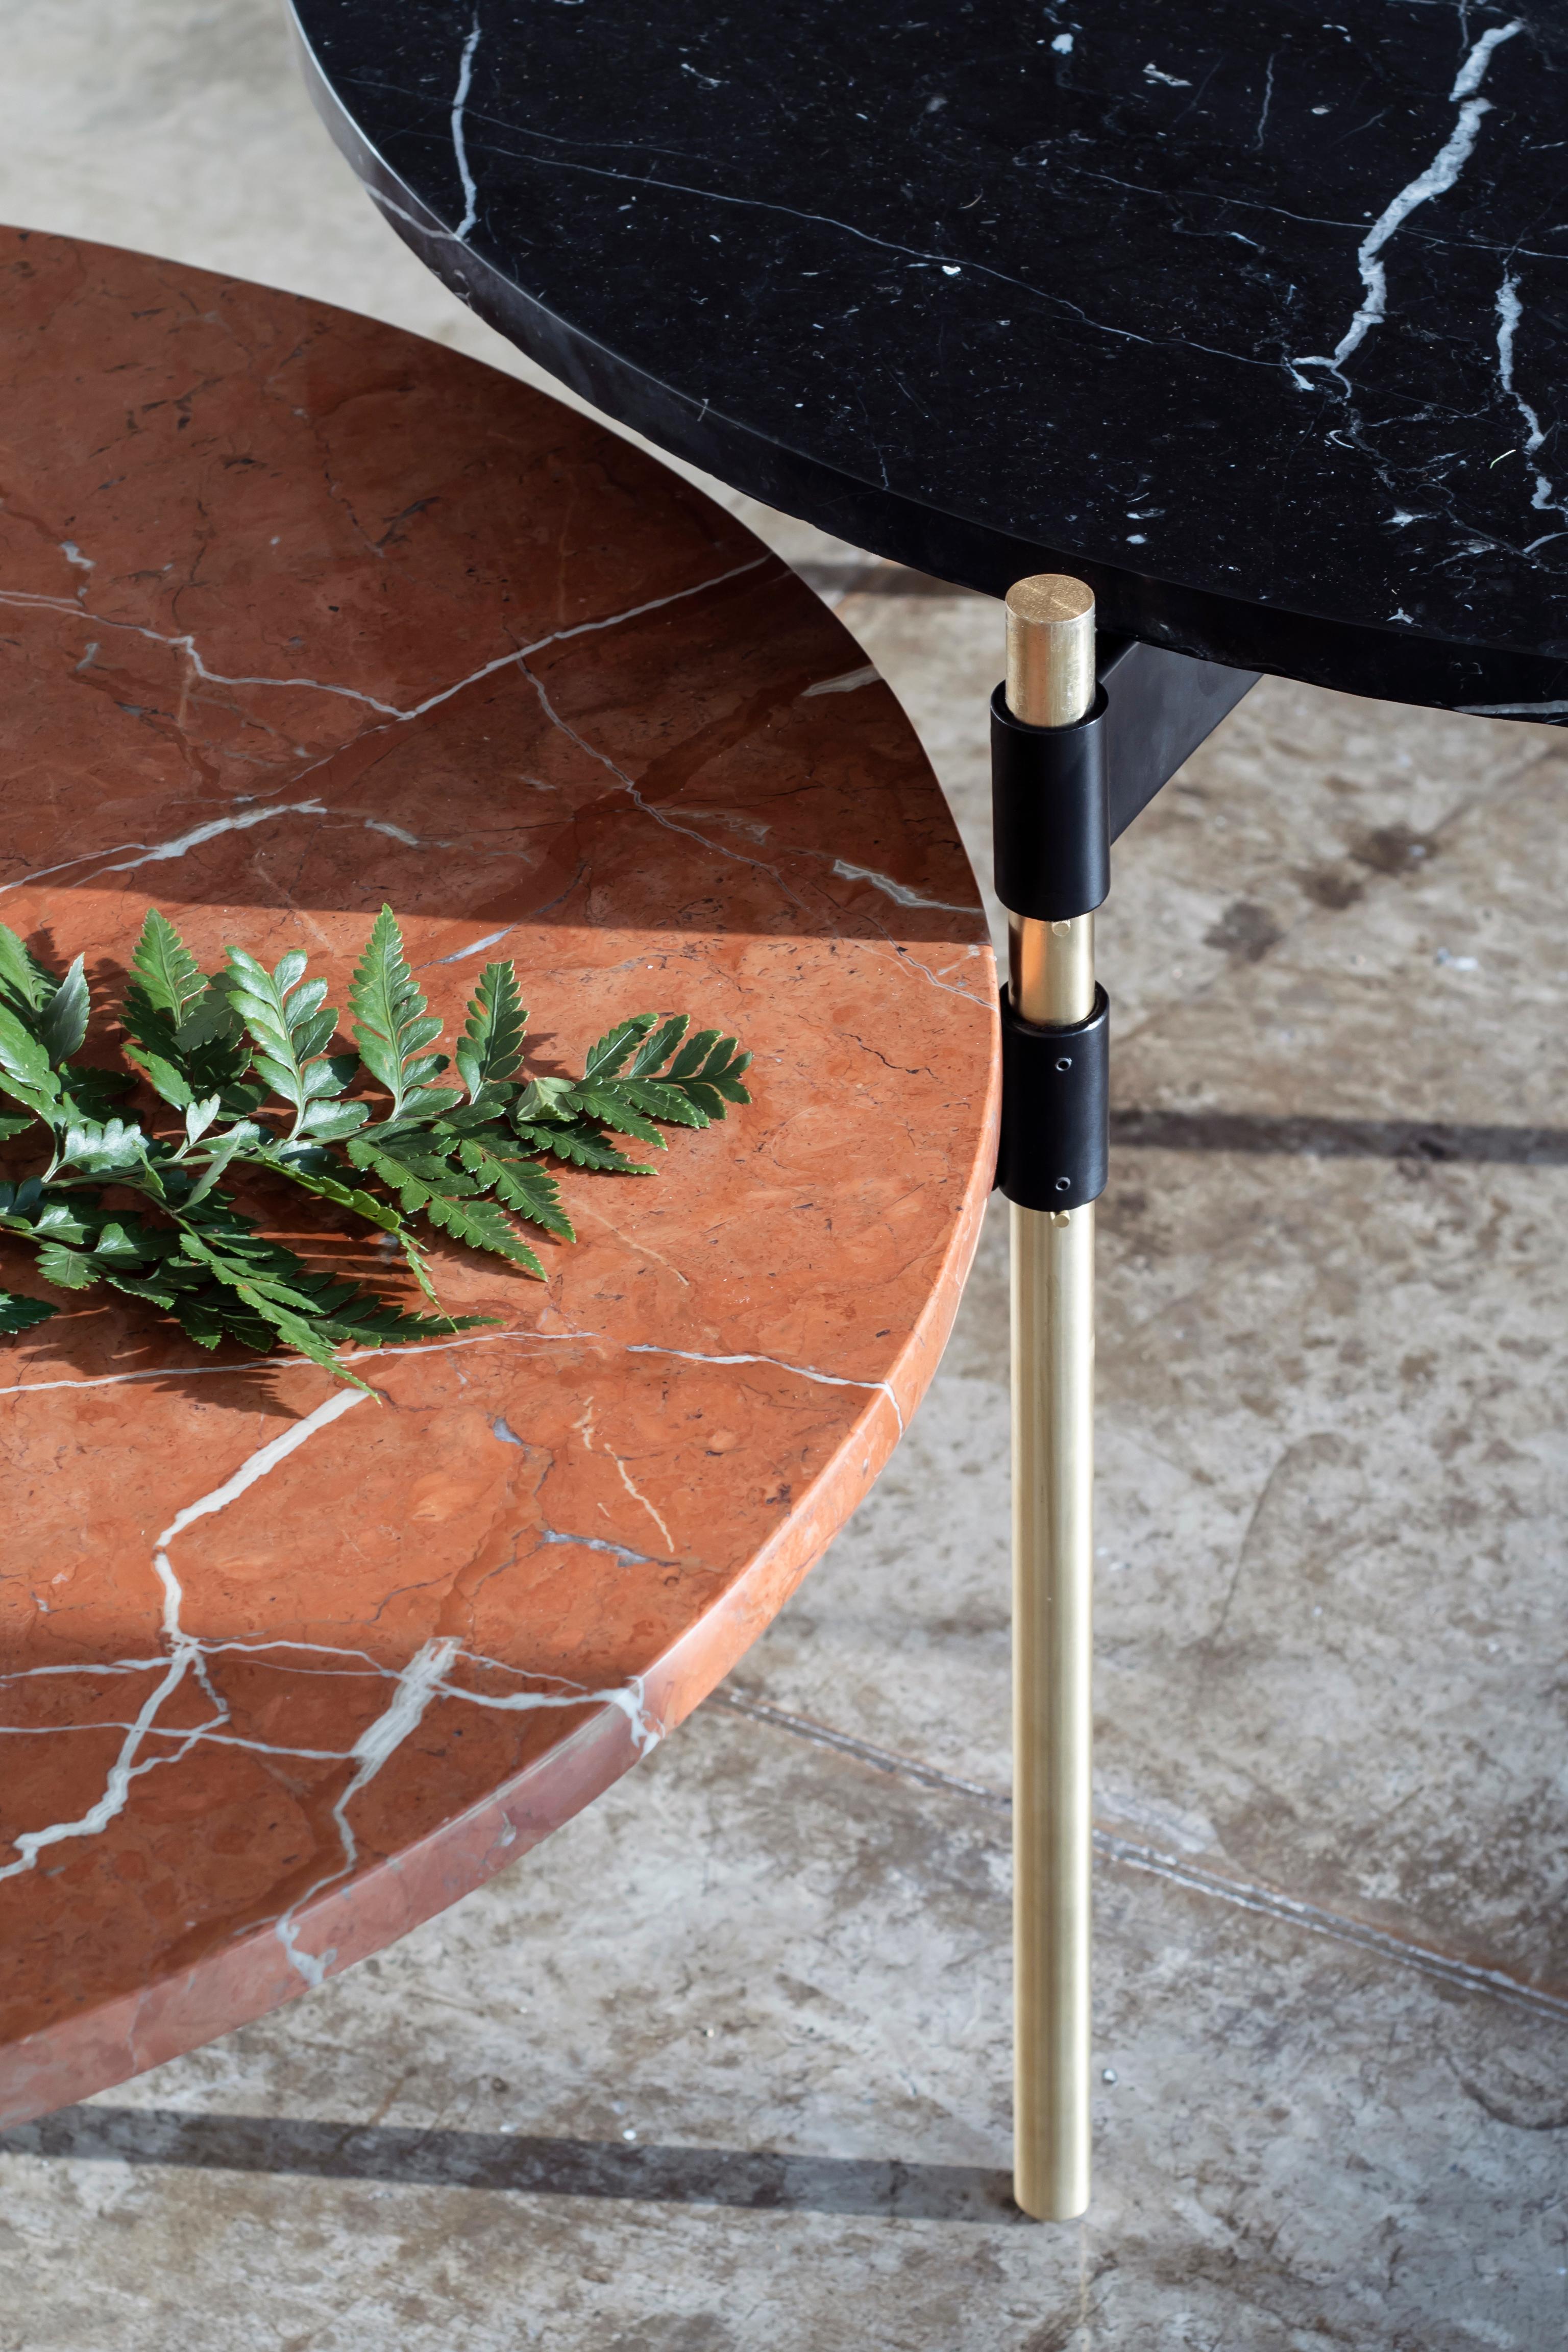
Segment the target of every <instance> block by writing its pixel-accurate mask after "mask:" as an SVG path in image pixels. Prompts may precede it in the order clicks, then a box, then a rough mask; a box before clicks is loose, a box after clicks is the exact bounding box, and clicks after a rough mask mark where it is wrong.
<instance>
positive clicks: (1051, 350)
mask: <svg viewBox="0 0 1568 2352" xmlns="http://www.w3.org/2000/svg"><path fill="white" fill-rule="evenodd" d="M1321 5H1322V0H1318V5H1311V6H1308V5H1302V4H1301V0H1098V5H1096V0H1079V5H1071V0H937V5H932V6H929V7H927V8H925V9H924V10H923V11H911V10H910V8H909V7H908V6H906V5H893V0H783V5H776V6H773V7H769V8H760V9H733V8H732V7H731V6H730V5H728V0H657V5H654V0H294V6H295V11H296V15H297V17H298V20H299V26H300V37H301V44H302V48H303V53H304V57H305V61H306V68H307V72H308V73H309V74H310V78H311V79H312V82H313V86H314V88H315V91H316V95H317V99H318V102H319V103H320V104H321V107H322V110H323V112H324V113H325V114H326V116H327V119H328V121H329V122H330V123H331V127H332V129H333V131H334V133H335V135H336V136H337V137H338V139H339V141H340V143H341V144H342V146H343V147H344V149H345V152H348V154H349V155H350V157H351V159H352V160H353V163H355V165H356V168H357V169H358V170H359V171H360V173H361V174H362V176H363V178H364V180H365V181H366V184H368V185H369V186H370V188H371V190H372V193H373V194H374V195H375V197H376V200H377V202H378V203H379V204H380V205H382V207H383V209H384V212H385V213H386V215H387V217H388V218H389V219H390V220H391V221H392V223H393V224H394V226H395V227H397V228H398V229H399V230H400V231H401V232H402V234H403V235H405V236H406V237H407V238H408V240H409V242H410V243H411V244H412V245H414V246H415V247H416V249H417V250H418V251H419V252H420V253H421V254H422V255H423V256H424V257H425V258H426V260H427V261H428V262H429V263H430V265H431V267H432V268H435V269H436V270H437V271H438V272H439V273H440V275H441V276H442V277H443V278H445V279H446V280H447V282H448V283H449V284H450V285H451V286H453V287H454V288H455V289H458V291H459V292H460V293H461V294H462V295H463V296H464V298H465V299H467V300H468V301H470V302H471V303H472V305H473V306H474V308H475V309H476V310H479V311H480V312H482V313H483V315H484V316H485V317H487V318H488V319H489V320H492V322H493V323H494V324H496V325H497V326H499V327H500V328H501V329H502V331H504V332H505V333H507V334H508V335H509V336H510V337H511V338H512V340H513V341H516V342H517V343H519V344H520V345H521V346H522V347H523V348H524V349H525V350H527V351H528V352H531V353H532V355H533V356H534V357H535V358H536V359H538V360H539V361H541V362H542V363H543V365H544V366H546V367H547V368H549V369H551V370H552V371H553V372H554V373H556V374H557V375H558V376H560V377H562V378H563V380H564V381H566V382H567V383H571V384H572V385H574V387H575V388H576V389H577V390H578V391H580V392H582V393H583V394H585V395H586V396H587V397H588V398H589V399H591V400H593V401H594V402H595V403H596V404H599V405H600V406H602V407H603V408H605V409H606V410H608V411H609V412H610V413H611V414H612V415H616V416H619V417H621V418H622V419H624V420H625V421H626V423H628V424H630V425H636V426H637V428H638V429H639V430H641V431H642V432H644V433H646V434H647V435H648V436H650V437H651V438H652V439H653V440H655V441H657V442H658V443H660V444H661V445H662V446H665V447H667V448H669V449H671V450H674V451H676V452H678V453H679V454H680V455H681V456H683V457H688V458H690V459H691V460H693V461H694V462H695V463H697V464H699V465H700V466H703V467H707V468H709V469H710V471H712V472H714V473H716V474H718V475H720V476H721V477H722V478H724V479H726V480H728V481H730V482H731V483H734V484H736V485H738V486H739V487H741V488H744V489H747V490H750V491H752V492H754V493H755V494H756V495H757V496H759V497H761V498H763V499H768V500H770V501H771V502H772V503H773V504H774V505H777V506H780V507H783V508H784V509H788V510H790V511H792V512H794V513H796V514H799V515H804V516H806V517H808V518H809V519H810V520H814V521H816V522H819V523H821V524H823V525H825V526H826V528H827V529H829V530H834V531H837V532H838V533H839V534H840V535H841V536H843V537H845V538H847V539H849V540H852V541H856V542H857V543H858V544H859V545H862V546H866V547H870V548H874V549H877V550H878V551H880V552H882V553H884V554H888V555H890V556H894V557H897V558H898V559H899V560H900V561H902V562H908V563H912V564H915V565H918V566H920V567H921V568H922V569H924V570H926V571H929V572H937V573H940V574H942V576H944V577H946V578H949V579H952V580H958V581H962V582H965V583H969V584H971V585H973V586H975V587H980V588H984V589H987V590H991V591H994V592H1000V591H1001V590H1002V589H1004V588H1005V586H1006V585H1007V583H1009V581H1011V580H1013V579H1015V578H1016V577H1017V576H1018V575H1019V574H1020V573H1021V572H1028V571H1036V570H1040V569H1045V568H1061V569H1069V570H1073V571H1076V572H1079V573H1081V574H1082V575H1083V576H1085V577H1086V578H1088V579H1089V581H1091V582H1092V583H1093V584H1094V586H1095V588H1096V590H1097V592H1098V593H1099V594H1100V600H1101V610H1102V616H1103V618H1104V620H1105V622H1106V624H1107V625H1110V626H1111V627H1117V628H1122V629H1127V630H1131V631H1132V632H1133V633H1134V634H1136V635H1141V636H1143V637H1146V638H1149V639H1152V640H1153V641H1154V642H1157V643H1161V644H1165V645H1170V646H1177V647H1179V648H1181V649H1182V650H1184V651H1186V652H1191V653H1197V654H1202V655H1205V656H1209V657H1211V658H1213V659H1215V660H1220V661H1229V662H1233V663H1236V664H1238V665H1243V666H1247V667H1262V668H1268V669H1275V670H1279V671H1282V672H1284V673H1286V674H1288V675H1291V676H1296V677H1308V678H1312V679H1317V680H1320V681H1322V682H1324V683H1327V684H1330V685H1339V686H1345V687H1349V688H1353V689H1355V690H1357V691H1360V692H1363V693H1380V694H1385V695H1390V696H1394V697H1397V698H1404V699H1406V700H1410V701H1415V702H1434V703H1440V704H1447V705H1454V706H1458V707H1460V708H1465V709H1489V710H1498V711H1501V712H1503V713H1504V714H1506V715H1519V716H1528V717H1532V718H1548V719H1568V436H1565V434H1564V432H1563V425H1562V423H1561V421H1560V418H1561V411H1562V404H1563V399H1564V397H1565V396H1568V383H1565V382H1564V378H1565V376H1568V299H1565V298H1568V0H1542V5H1537V6H1535V7H1533V8H1532V9H1531V13H1530V15H1529V16H1513V15H1510V13H1508V12H1507V10H1505V9H1504V8H1501V7H1497V6H1493V5H1486V0H1468V5H1467V0H1458V4H1457V5H1453V4H1452V0H1356V5H1355V6H1354V7H1352V8H1346V9H1345V10H1344V11H1343V21H1341V20H1339V19H1335V18H1328V17H1325V16H1323V15H1322V13H1321Z"/></svg>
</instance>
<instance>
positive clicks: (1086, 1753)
mask: <svg viewBox="0 0 1568 2352" xmlns="http://www.w3.org/2000/svg"><path fill="white" fill-rule="evenodd" d="M1094 693H1095V668H1094V599H1093V597H1092V595H1091V594H1090V593H1089V590H1088V589H1087V588H1085V587H1084V586H1083V585H1082V584H1081V583H1079V582H1078V581H1075V580H1068V579H1063V578H1059V577H1057V576H1056V575H1051V574H1047V575H1045V576H1042V577H1040V578H1037V579H1032V580H1025V581H1020V582H1019V583H1017V585H1016V587H1015V588H1014V589H1013V590H1012V591H1011V592H1010V593H1009V595H1008V598H1007V684H1006V700H1007V705H1008V708H1009V709H1010V710H1011V711H1012V712H1013V713H1014V715H1015V717H1016V718H1018V719H1024V720H1026V722H1027V723H1028V724H1030V725H1032V726H1036V727H1063V726H1069V725H1071V724H1072V723H1073V722H1074V721H1076V720H1078V719H1081V718H1082V717H1083V716H1084V714H1085V713H1086V712H1087V711H1088V710H1089V707H1090V704H1091V703H1092V701H1093V699H1094ZM1010 924H1011V954H1010V958H1009V965H1010V971H1009V991H1010V994H1011V998H1012V1003H1013V1006H1014V1009H1015V1010H1016V1013H1018V1014H1019V1015H1020V1016H1021V1017H1022V1018H1023V1019H1024V1020H1025V1021H1026V1022H1028V1023H1030V1024H1032V1025H1035V1026H1038V1027H1047V1028H1055V1027H1065V1026H1067V1025H1068V1024H1073V1023H1078V1022H1082V1021H1085V1020H1087V1019H1088V1018H1089V1014H1090V1013H1091V1012H1092V1011H1093V1009H1094V1003H1095V980H1094V917H1093V916H1092V915H1091V914H1089V915H1080V916H1077V917H1075V918H1073V919H1070V920H1068V921H1066V922H1055V923H1047V922H1041V921H1035V920H1031V919H1026V918H1023V917H1019V916H1013V917H1011V918H1010ZM1010 1213H1011V1219H1012V1226H1011V1240H1012V1261H1013V1264H1012V1276H1013V1279H1012V1322H1013V1756H1014V1768H1013V1856H1014V2008H1015V2052H1016V2058H1015V2132H1016V2147H1015V2158H1014V2176H1015V2194H1016V2198H1017V2201H1018V2203H1019V2205H1020V2206H1021V2207H1022V2208H1023V2210H1024V2211H1025V2212H1026V2213H1030V2214H1033V2215H1034V2216H1035V2217H1036V2218H1037V2220H1040V2221H1070V2220H1072V2219H1074V2218H1075V2217H1076V2216H1077V2215H1079V2214H1080V2213H1081V2212H1083V2210H1084V2209H1085V2208H1086V2206H1087V2205H1088V2203H1089V1864H1090V1844H1089V1820H1090V1811H1089V1806H1090V1739H1091V1714H1090V1689H1089V1665H1090V1606H1091V1578H1092V1566H1093V1532H1092V1527H1093V1522H1092V1491H1091V1490H1092V1481H1093V1468H1094V1203H1093V1202H1089V1203H1088V1204H1086V1205H1085V1206H1083V1207H1080V1208H1074V1209H1067V1210H1051V1209H1030V1208H1024V1207H1021V1206H1019V1205H1018V1204H1017V1203H1016V1202H1014V1203H1013V1204H1012V1205H1011V1212H1010Z"/></svg>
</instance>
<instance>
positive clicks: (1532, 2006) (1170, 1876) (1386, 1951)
mask: <svg viewBox="0 0 1568 2352" xmlns="http://www.w3.org/2000/svg"><path fill="white" fill-rule="evenodd" d="M707 1704H708V1705H709V1706H721V1707H724V1708H726V1709H728V1711H729V1712H730V1713H731V1714H732V1715H741V1716H745V1717H748V1718H749V1719H750V1720H751V1721H752V1722H754V1723H760V1724H765V1725H766V1726H768V1727H769V1728H770V1729H772V1730H774V1731H783V1732H785V1733H787V1734H789V1735H790V1736H791V1737H792V1738H796V1739H802V1740H805V1741H806V1742H808V1743H809V1744H810V1745H811V1746H813V1747H816V1748H832V1749H834V1750H835V1751H836V1752H837V1753H838V1754H840V1755H844V1756H852V1757H854V1758H855V1759H856V1760H857V1761H858V1762H859V1763H862V1764H868V1765H870V1766H871V1767H872V1769H874V1770H876V1771H879V1772H885V1773H887V1774H888V1775H889V1777H890V1778H892V1779H894V1780H904V1781H907V1782H910V1783H912V1784H913V1785H914V1786H915V1787H918V1788H925V1789H937V1790H942V1791H943V1792H944V1793H946V1794H948V1795H950V1796H958V1797H967V1798H969V1799H970V1800H971V1801H972V1802H975V1803H979V1804H983V1805H984V1806H985V1807H987V1808H988V1810H990V1811H994V1812H1002V1813H1006V1814H1008V1815H1011V1813H1012V1811H1013V1801H1012V1798H1011V1797H1010V1796H1009V1795H1008V1794H1007V1792H1006V1791H1005V1790H1002V1789H993V1788H990V1787H988V1786H987V1785H986V1784H985V1782H984V1781H982V1780H966V1779H964V1777H963V1775H962V1774H961V1773H957V1772H946V1771H943V1770H942V1768H941V1766H940V1765H935V1764H922V1763H921V1762H920V1761H919V1759H917V1758H915V1757H912V1756H901V1755H900V1754H898V1753H897V1751H896V1750H894V1749H892V1748H879V1747H878V1746H877V1745H876V1744H875V1742H873V1741H871V1740H868V1739H861V1738H858V1737H857V1735H856V1734H855V1733H853V1732H848V1731H838V1730H837V1729H835V1728H834V1727H833V1726H832V1725H831V1724H826V1723H818V1722H816V1720H815V1719H814V1718H813V1717H810V1716H805V1715H796V1714H795V1713H794V1712H792V1710H791V1709H789V1708H788V1707H782V1706H773V1704H772V1703H771V1701H769V1700H767V1699H762V1698H755V1697H752V1696H751V1695H750V1694H749V1693H745V1692H741V1691H731V1690H717V1691H714V1692H713V1693H712V1694H711V1696H710V1698H709V1700H708V1702H707ZM1094 1846H1095V1852H1096V1853H1097V1854H1099V1855H1100V1858H1101V1859H1102V1860H1103V1861H1106V1862H1109V1863H1112V1864H1117V1865H1119V1866H1120V1867H1121V1868H1122V1869H1125V1870H1139V1871H1142V1872H1144V1873H1145V1874H1148V1875H1149V1876H1151V1877H1154V1878H1162V1879H1163V1880H1165V1881H1166V1883H1167V1884H1168V1885H1173V1886H1179V1887H1181V1888H1183V1889H1184V1892H1186V1893H1187V1894H1190V1895H1205V1896H1206V1897H1207V1898H1208V1899H1209V1900H1210V1901H1212V1902H1219V1903H1228V1904H1230V1905H1232V1906H1234V1907H1235V1908H1237V1909H1238V1910H1242V1911H1250V1912H1252V1913H1253V1914H1255V1915H1256V1916H1260V1917H1263V1918H1268V1919H1273V1920H1276V1921H1278V1922H1279V1924H1280V1925H1281V1926H1284V1927H1297V1928H1300V1929H1302V1930H1304V1931H1305V1932H1307V1933H1308V1934H1310V1935H1314V1936H1324V1937H1328V1938H1330V1939H1331V1941H1332V1942H1335V1943H1341V1944H1348V1945H1350V1946H1352V1947H1353V1948H1355V1949H1357V1950H1360V1951H1364V1952H1371V1953H1373V1955H1374V1956H1375V1957H1376V1958H1380V1959H1384V1960H1390V1961H1393V1962H1394V1965H1395V1966H1396V1967H1400V1968H1406V1969H1416V1970H1417V1971H1418V1972H1419V1973H1420V1974H1421V1975H1423V1976H1426V1977H1431V1978H1433V1979H1435V1980H1436V1982H1438V1983H1440V1984H1445V1985H1447V1987H1448V1988H1449V1990H1452V1991H1455V1992H1462V1993H1466V1994H1469V1995H1472V1996H1474V1995H1479V1996H1481V1997H1482V1998H1484V1999H1487V2000H1500V2001H1504V2002H1506V2003H1507V2004H1508V2005H1509V2006H1510V2008H1514V2009H1523V2010H1527V2011H1530V2012H1531V2015H1532V2016H1535V2017H1541V2018H1548V2019H1550V2020H1551V2021H1552V2022H1553V2023H1554V2024H1559V2025H1561V2024H1563V2023H1568V1996H1564V1995H1563V1994H1562V1993H1558V1992H1553V1991H1552V1990H1549V1989H1547V1988H1546V1987H1544V1986H1539V1985H1532V1984H1530V1983H1528V1982H1526V1981H1525V1979H1522V1978H1521V1977H1516V1976H1514V1975H1512V1974H1511V1973H1510V1971H1509V1970H1508V1969H1499V1968H1486V1967H1482V1966H1481V1965H1479V1963H1478V1962H1476V1961H1473V1960H1461V1959H1458V1958H1455V1957H1454V1956H1453V1955H1452V1954H1451V1953H1448V1952H1442V1951H1437V1950H1436V1949H1435V1948H1433V1947H1432V1946H1430V1945H1428V1944H1418V1943H1416V1942H1415V1940H1414V1938H1412V1937H1405V1936H1398V1935H1395V1934H1394V1933H1393V1932H1392V1931H1391V1930H1390V1929H1388V1928H1385V1927H1372V1926H1370V1925H1368V1924H1367V1922H1365V1921H1364V1920H1361V1919H1353V1918H1350V1917H1347V1916H1345V1915H1344V1914H1343V1913H1342V1912H1338V1911H1327V1910H1324V1909H1323V1908H1322V1907H1321V1906H1320V1905H1318V1904H1315V1903H1304V1902H1301V1901H1300V1900H1299V1899H1298V1897H1296V1896H1295V1895H1285V1894H1282V1893H1281V1892H1280V1891H1279V1889H1278V1888H1277V1887H1271V1886H1258V1885H1253V1884H1252V1883H1251V1882H1250V1881H1248V1880H1246V1879H1239V1878H1231V1877H1228V1876H1226V1874H1225V1873H1223V1872H1221V1871H1215V1870H1205V1869H1204V1868H1202V1867H1201V1866H1200V1865H1199V1864H1195V1863H1191V1862H1184V1861H1183V1860H1182V1858H1181V1857H1180V1855H1178V1854H1171V1853H1161V1852H1160V1850H1159V1849H1158V1848H1157V1847H1155V1846H1151V1845H1145V1844H1144V1843H1142V1841H1141V1840H1138V1839H1135V1838H1129V1837H1124V1836H1123V1835H1122V1834H1121V1832H1119V1831H1116V1830H1113V1829H1110V1828H1109V1827H1107V1826H1106V1825H1105V1824H1103V1823H1100V1824H1097V1826H1096V1828H1095V1832H1094Z"/></svg>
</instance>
